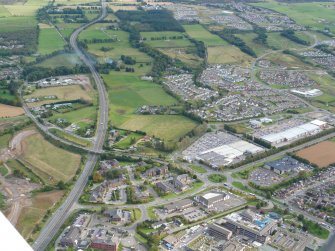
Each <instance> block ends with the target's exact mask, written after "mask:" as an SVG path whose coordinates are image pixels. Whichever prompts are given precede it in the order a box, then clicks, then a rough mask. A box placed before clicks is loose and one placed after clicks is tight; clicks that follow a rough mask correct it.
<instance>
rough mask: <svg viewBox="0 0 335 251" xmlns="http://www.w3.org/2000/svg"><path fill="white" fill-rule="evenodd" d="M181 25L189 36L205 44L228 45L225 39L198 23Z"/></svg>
mask: <svg viewBox="0 0 335 251" xmlns="http://www.w3.org/2000/svg"><path fill="white" fill-rule="evenodd" d="M183 27H184V29H185V30H186V33H187V34H188V35H189V36H190V37H192V38H194V39H196V40H199V41H202V42H204V44H205V45H206V46H220V45H228V43H227V42H226V41H224V40H223V39H221V38H220V37H219V36H217V35H214V34H212V33H210V32H209V31H208V30H207V29H205V28H204V27H203V26H202V25H200V24H192V25H183Z"/></svg>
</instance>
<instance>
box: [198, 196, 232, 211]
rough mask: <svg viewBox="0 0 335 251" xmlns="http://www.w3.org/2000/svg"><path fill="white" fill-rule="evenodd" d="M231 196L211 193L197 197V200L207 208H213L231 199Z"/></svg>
mask: <svg viewBox="0 0 335 251" xmlns="http://www.w3.org/2000/svg"><path fill="white" fill-rule="evenodd" d="M229 198H230V196H229V195H228V194H226V193H222V192H211V193H206V194H204V195H201V196H197V197H195V200H196V201H197V202H199V203H200V204H201V205H203V206H204V207H206V208H213V207H214V206H215V204H216V203H218V202H221V201H224V200H227V199H229Z"/></svg>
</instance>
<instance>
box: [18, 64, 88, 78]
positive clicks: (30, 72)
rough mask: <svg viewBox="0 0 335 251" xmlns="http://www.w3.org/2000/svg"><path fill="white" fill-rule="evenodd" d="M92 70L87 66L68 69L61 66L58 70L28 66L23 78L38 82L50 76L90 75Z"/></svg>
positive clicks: (24, 70)
mask: <svg viewBox="0 0 335 251" xmlns="http://www.w3.org/2000/svg"><path fill="white" fill-rule="evenodd" d="M89 72H90V70H89V68H88V67H87V66H84V65H76V66H75V67H72V68H68V67H65V66H60V67H56V68H53V69H51V68H44V67H38V66H26V67H25V68H24V69H23V72H22V74H23V77H24V78H25V79H26V80H28V81H37V80H40V79H43V78H47V77H50V76H63V75H71V74H80V73H89Z"/></svg>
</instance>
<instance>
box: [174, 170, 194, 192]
mask: <svg viewBox="0 0 335 251" xmlns="http://www.w3.org/2000/svg"><path fill="white" fill-rule="evenodd" d="M173 183H174V187H175V188H176V189H178V190H179V191H184V190H186V189H187V188H188V185H189V184H191V183H192V178H191V177H190V176H189V175H188V174H181V175H178V176H176V177H174V180H173Z"/></svg>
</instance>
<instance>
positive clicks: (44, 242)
mask: <svg viewBox="0 0 335 251" xmlns="http://www.w3.org/2000/svg"><path fill="white" fill-rule="evenodd" d="M106 15H107V9H106V3H105V2H104V0H102V1H101V14H100V16H99V17H98V18H97V19H95V20H93V21H91V22H90V23H87V24H85V25H83V26H81V27H80V28H78V29H77V30H76V31H75V32H74V33H73V34H72V35H71V38H70V45H71V46H72V48H73V50H74V52H75V53H76V54H77V55H78V56H79V58H80V59H81V60H82V61H83V63H84V64H85V65H86V66H87V67H88V68H89V69H90V71H91V74H92V77H93V79H94V81H95V84H96V87H97V90H98V93H99V121H98V123H97V130H96V140H95V142H94V144H93V146H92V149H91V151H92V153H89V154H88V157H87V162H86V164H85V167H84V170H83V172H82V173H81V175H80V177H79V178H78V180H77V181H76V183H75V184H74V186H73V188H72V190H71V192H70V193H69V195H68V197H67V198H66V199H65V201H64V202H63V204H62V205H61V206H60V207H59V208H58V209H57V210H56V211H55V212H54V213H53V215H52V216H51V217H50V218H49V220H48V221H47V222H46V224H45V225H44V227H43V229H42V231H41V233H40V235H39V236H38V238H37V239H36V241H35V242H34V244H33V245H32V248H33V249H34V250H36V251H39V250H45V249H46V247H47V246H48V244H49V243H50V241H51V240H52V239H53V238H54V236H55V235H56V234H57V232H58V230H59V229H60V228H61V226H62V225H63V223H64V222H65V220H66V219H67V218H68V216H69V215H70V213H71V208H72V206H73V205H74V204H75V203H76V202H77V201H78V199H79V197H80V194H81V193H82V191H83V190H84V187H85V186H86V183H87V181H88V177H89V176H90V175H91V173H92V171H93V169H94V166H95V164H96V162H97V159H98V156H97V155H96V154H95V152H100V151H101V150H102V147H103V144H104V141H105V135H106V132H107V129H108V98H107V95H106V89H105V86H104V82H103V80H102V79H101V77H100V75H99V74H98V72H97V71H96V69H95V68H94V66H93V64H92V63H91V62H90V60H89V59H88V58H87V57H86V56H85V54H84V53H83V52H82V51H81V50H80V49H79V47H78V44H77V39H78V35H79V34H80V32H82V31H83V30H84V29H86V28H87V27H89V26H90V25H92V24H95V23H97V22H99V21H101V20H103V19H104V18H105V17H106Z"/></svg>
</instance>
